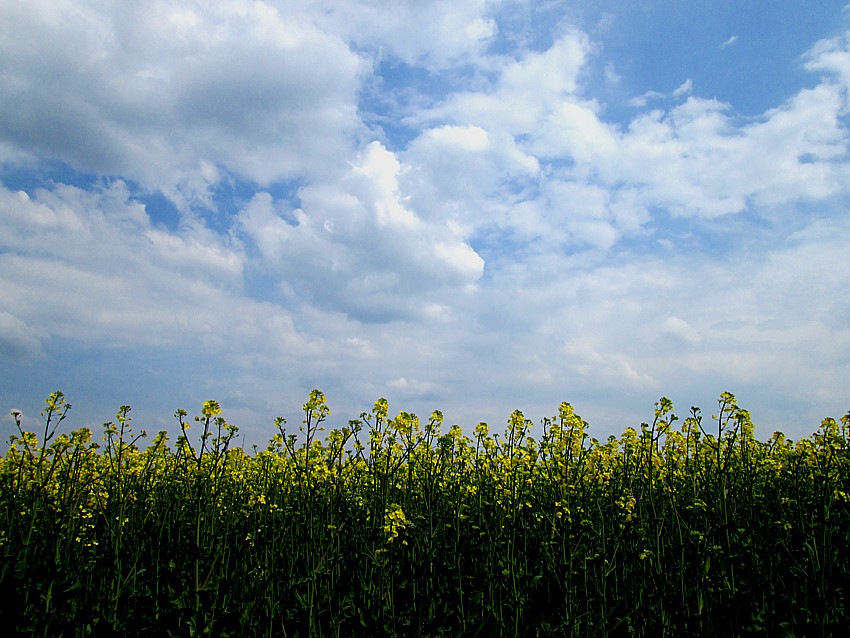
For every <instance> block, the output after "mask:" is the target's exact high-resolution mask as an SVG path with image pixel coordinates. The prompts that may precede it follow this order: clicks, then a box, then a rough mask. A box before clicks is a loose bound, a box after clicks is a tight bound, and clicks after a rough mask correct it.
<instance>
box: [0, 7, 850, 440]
mask: <svg viewBox="0 0 850 638" xmlns="http://www.w3.org/2000/svg"><path fill="white" fill-rule="evenodd" d="M845 3H846V0H843V1H841V2H834V1H831V0H817V1H814V0H811V1H803V0H770V1H768V0H752V1H749V2H739V1H735V0H712V1H711V2H708V1H705V2H703V1H697V0H694V1H692V2H681V1H677V0H631V1H629V2H623V1H614V0H590V1H584V0H576V1H574V2H569V1H557V0H550V1H540V2H533V1H526V0H510V1H505V2H499V1H495V0H465V1H464V2H457V0H428V1H426V0H393V1H381V0H359V1H355V0H308V1H305V0H286V1H277V0H265V1H248V0H229V1H222V2H202V1H188V0H151V1H150V2H144V3H125V2H111V1H108V0H28V1H27V2H16V1H11V2H2V3H0V410H2V420H0V434H2V435H3V438H4V440H5V438H6V436H8V434H10V433H12V432H13V431H14V424H13V421H12V420H11V417H10V416H8V415H9V412H10V411H11V410H12V409H19V410H22V411H23V413H24V425H25V428H26V429H31V430H35V431H38V430H39V429H40V427H41V425H40V424H41V421H40V417H39V412H40V411H41V410H42V409H43V407H44V403H43V400H44V399H45V398H46V397H47V396H48V395H49V394H50V393H51V392H53V391H56V390H60V391H62V392H64V393H65V395H66V396H67V398H68V401H69V402H70V403H71V404H72V405H73V406H74V407H73V409H72V410H71V412H70V414H69V418H68V428H66V431H67V430H70V429H71V428H76V427H83V426H87V427H91V428H93V429H94V430H96V431H100V427H101V425H102V424H103V423H104V422H106V421H110V420H114V419H115V414H116V412H117V411H118V409H119V407H120V406H122V405H130V406H132V408H133V411H132V412H131V416H133V417H134V422H133V425H134V427H135V428H136V429H137V430H140V429H145V430H147V432H148V433H149V435H152V434H153V433H155V432H156V431H158V430H161V429H168V430H169V431H171V432H175V431H176V427H177V424H176V421H175V419H174V416H173V415H174V412H175V410H177V409H178V408H181V409H185V410H187V411H189V413H190V414H198V413H199V411H200V407H201V405H202V403H203V402H204V401H207V400H210V399H214V400H216V401H218V402H219V403H220V404H221V406H222V408H223V410H224V413H223V416H224V417H225V418H226V419H227V420H228V422H230V423H233V424H235V425H237V426H238V427H239V428H240V439H239V440H240V441H241V442H242V443H243V444H245V445H260V446H263V445H265V443H266V442H267V441H268V439H269V438H270V437H271V436H272V435H273V434H274V432H275V430H274V426H273V422H274V418H275V417H277V416H282V417H284V418H286V419H287V421H288V423H289V427H290V428H292V429H293V430H295V429H296V428H297V426H298V425H299V424H300V420H301V413H300V409H301V406H302V405H303V404H304V402H305V401H306V400H307V398H308V396H309V393H310V391H311V390H312V389H313V388H318V389H320V390H322V391H323V392H324V393H325V394H326V396H327V401H328V405H329V407H330V408H331V411H332V416H331V417H330V419H329V421H328V425H329V426H331V427H341V426H344V425H346V424H347V422H348V420H349V419H354V418H357V417H358V415H359V414H360V413H361V412H367V411H369V410H370V409H371V407H372V405H373V404H374V402H375V401H376V400H377V399H379V398H386V399H387V400H388V401H389V408H390V412H391V415H394V414H397V413H398V412H400V411H402V410H403V411H406V412H414V413H416V414H417V415H419V416H420V418H421V419H422V420H423V421H424V420H427V418H428V416H429V415H430V414H431V412H432V411H434V410H440V411H442V412H443V414H444V416H445V420H446V423H447V424H451V423H457V424H459V425H461V426H463V427H464V428H465V429H466V430H467V431H468V432H471V430H472V428H473V427H474V426H475V424H477V423H478V422H480V421H485V422H487V423H489V424H490V425H491V427H492V428H493V429H495V430H499V429H501V428H502V427H503V426H504V425H505V423H506V421H507V419H508V417H509V416H510V413H511V412H512V411H513V410H515V409H521V410H522V411H523V412H524V414H525V416H526V417H527V418H529V419H531V420H532V421H534V422H535V423H539V422H540V420H541V419H543V418H544V417H551V416H553V415H554V414H556V413H557V409H558V405H559V404H560V403H561V402H562V401H567V402H569V403H571V404H572V405H573V406H574V408H575V409H576V411H577V412H578V413H579V414H580V415H581V416H582V417H583V418H584V419H585V420H587V421H588V422H589V423H590V433H591V434H592V435H593V436H595V437H598V438H600V439H602V438H604V437H607V436H608V435H611V434H614V435H618V434H620V433H621V432H623V430H624V429H625V428H626V427H636V426H639V424H640V423H641V422H642V421H648V420H651V419H652V415H653V405H654V403H655V402H656V401H658V400H659V398H660V397H662V396H666V397H669V398H670V399H672V401H673V403H674V406H675V408H676V413H677V414H678V415H679V416H680V418H681V419H684V417H685V416H687V414H688V411H689V409H690V406H699V407H701V408H702V410H703V414H704V416H705V419H706V422H708V421H710V418H711V415H712V414H713V413H716V411H717V399H718V397H719V395H720V394H721V393H722V392H724V391H729V392H732V393H733V394H735V396H736V397H737V398H738V401H739V404H740V405H741V406H742V407H744V408H746V409H748V410H749V411H750V412H751V414H752V417H753V421H754V422H755V424H756V434H757V436H759V437H761V438H766V437H768V436H770V434H771V433H772V432H773V431H775V430H781V431H782V432H784V433H785V434H786V435H788V436H789V437H791V438H800V437H802V436H808V435H809V434H811V433H812V432H814V431H815V430H816V429H817V427H818V426H819V424H820V422H821V419H823V418H824V417H827V416H832V417H836V418H838V417H840V416H841V415H843V414H845V413H846V412H847V411H848V409H850V267H848V263H850V261H848V245H850V241H848V239H850V154H848V140H850V119H848V112H850V8H848V6H845ZM707 424H708V423H707ZM64 427H65V424H63V428H64ZM533 433H534V432H533Z"/></svg>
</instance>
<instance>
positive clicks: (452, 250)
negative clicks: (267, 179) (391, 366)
mask: <svg viewBox="0 0 850 638" xmlns="http://www.w3.org/2000/svg"><path fill="white" fill-rule="evenodd" d="M402 170H403V169H402V166H401V164H400V162H399V161H398V159H397V158H396V157H395V155H394V154H393V153H391V152H390V151H388V150H387V149H386V148H385V147H384V146H383V145H381V144H380V143H378V142H374V143H372V144H370V145H369V146H368V147H367V149H366V150H365V151H364V153H362V154H361V156H360V157H359V159H358V161H357V162H356V163H355V164H354V165H353V166H352V167H351V170H350V172H349V174H348V175H347V176H346V177H345V178H344V179H343V180H342V181H341V182H340V183H339V185H336V186H332V185H314V186H309V187H306V188H304V189H302V191H301V192H300V198H301V203H302V206H301V208H300V209H299V210H297V211H294V213H293V221H292V222H291V223H290V222H287V221H284V220H283V219H281V217H280V215H279V214H278V213H277V212H275V211H274V210H273V206H272V202H271V199H270V198H269V197H268V196H264V195H257V196H256V197H255V198H254V200H253V201H252V202H251V204H250V205H249V206H248V207H246V208H245V210H244V211H243V212H242V214H241V216H240V217H241V224H242V228H243V229H244V231H245V233H246V235H247V237H248V238H249V239H250V240H251V241H253V242H255V243H256V244H257V246H258V248H259V250H260V252H261V254H262V255H263V256H264V257H265V259H266V267H267V268H268V269H269V272H271V273H273V274H274V276H275V277H277V278H279V280H280V282H281V285H283V286H284V288H285V289H286V290H292V291H295V293H296V294H298V295H304V296H306V297H307V298H309V299H310V301H311V303H314V304H317V305H318V306H320V307H323V308H326V309H330V310H336V311H341V312H345V313H348V314H349V315H351V316H353V317H356V318H359V319H362V320H365V321H375V320H379V321H382V320H387V319H394V318H402V317H404V318H408V319H412V318H414V317H415V316H416V313H417V312H418V311H419V309H420V308H421V306H422V305H423V304H424V303H426V302H427V301H428V300H431V299H432V298H434V299H439V298H441V297H442V296H443V295H448V296H449V297H451V296H454V295H456V294H458V293H459V292H460V293H462V291H463V290H464V289H466V288H467V287H468V286H470V285H472V284H474V283H475V282H476V281H477V280H478V279H479V278H480V277H481V274H482V272H483V268H484V262H483V260H482V259H481V257H480V256H479V255H477V254H476V253H475V251H474V250H473V249H472V248H471V247H470V246H469V245H468V244H467V243H466V242H465V238H464V237H462V236H459V235H457V234H456V232H453V228H452V227H449V226H447V225H445V224H444V223H443V222H442V221H440V220H435V221H433V222H429V221H427V220H425V219H424V218H422V217H421V216H419V215H418V214H417V213H416V211H415V210H413V209H412V208H410V207H409V206H408V205H407V203H406V201H405V199H404V197H403V196H402V195H401V193H400V192H399V185H398V177H399V173H400V172H401V171H402ZM328 219H332V220H333V224H332V226H333V232H328V228H327V223H326V222H327V220H328ZM457 230H458V229H457V227H454V231H457Z"/></svg>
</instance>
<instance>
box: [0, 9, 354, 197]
mask: <svg viewBox="0 0 850 638" xmlns="http://www.w3.org/2000/svg"><path fill="white" fill-rule="evenodd" d="M0 24H2V25H3V26H1V27H0V30H2V33H3V34H4V36H3V37H2V38H0V42H2V45H0V47H2V50H0V68H2V72H3V76H4V77H5V80H4V88H3V90H2V91H0V95H2V97H0V122H2V124H0V137H2V138H3V140H4V141H5V144H7V145H9V146H11V148H13V149H14V148H20V149H24V150H25V151H28V152H33V153H39V154H41V155H43V156H46V157H49V158H54V159H59V160H62V161H65V162H68V163H69V164H71V165H72V166H74V167H75V168H77V169H80V170H87V171H93V172H98V173H106V174H120V175H122V176H125V177H130V178H132V179H135V180H138V181H140V182H142V183H143V184H145V185H146V186H147V187H149V188H152V189H155V190H158V189H161V190H164V191H165V192H167V193H168V194H169V195H170V196H171V197H173V198H174V199H175V200H176V201H178V202H183V201H188V202H189V203H191V202H195V203H200V204H206V205H208V204H209V195H208V190H209V187H210V186H211V185H212V184H214V183H215V182H217V181H218V179H219V175H218V174H217V173H216V171H217V169H216V167H222V168H224V169H226V170H227V171H230V172H232V173H234V174H236V175H239V176H241V177H243V178H247V179H250V180H255V181H257V182H259V183H262V184H266V183H269V182H272V181H275V180H279V179H285V178H290V177H293V176H296V177H297V176H305V175H306V176H315V175H319V174H326V173H328V172H329V171H330V172H333V171H334V170H336V169H338V168H339V167H340V166H341V164H340V149H347V148H350V145H351V140H352V136H353V135H355V134H357V133H358V131H359V130H360V129H361V124H360V122H359V119H358V117H357V112H356V111H357V106H356V92H357V90H358V87H359V83H360V78H361V74H362V73H363V72H365V71H366V70H367V68H368V66H367V65H366V63H364V61H363V60H362V59H361V58H360V57H359V56H358V55H356V54H355V53H353V52H352V51H351V50H350V49H349V48H348V46H347V45H346V44H345V43H344V42H343V41H342V40H341V39H340V38H339V37H338V36H334V35H329V34H327V33H325V32H323V31H321V30H320V29H318V28H316V26H314V24H313V22H312V21H311V20H310V18H309V16H305V15H303V14H301V13H300V12H299V10H298V9H297V7H290V6H289V5H281V6H280V7H278V8H275V7H273V6H271V5H269V4H266V3H264V2H249V1H248V0H238V1H234V2H229V3H222V4H212V5H205V6H202V5H199V4H195V3H189V2H170V1H167V0H158V1H155V2H146V3H144V4H140V5H135V4H117V5H114V6H112V5H110V6H102V5H99V4H96V3H90V2H73V3H72V2H53V1H52V0H50V1H47V0H44V1H42V0H34V1H33V2H30V3H27V6H26V9H25V10H23V9H22V5H17V4H4V5H3V7H2V8H0ZM22 104H26V105H27V107H26V108H21V105H22Z"/></svg>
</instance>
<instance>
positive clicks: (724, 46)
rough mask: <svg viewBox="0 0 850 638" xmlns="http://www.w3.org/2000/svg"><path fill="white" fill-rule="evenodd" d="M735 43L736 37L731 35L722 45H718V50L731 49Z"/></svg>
mask: <svg viewBox="0 0 850 638" xmlns="http://www.w3.org/2000/svg"><path fill="white" fill-rule="evenodd" d="M737 41H738V36H737V35H731V36H729V38H728V39H726V40H724V41H723V43H722V44H721V45H720V48H721V49H727V48H729V47H731V46H732V45H733V44H735V43H736V42H737Z"/></svg>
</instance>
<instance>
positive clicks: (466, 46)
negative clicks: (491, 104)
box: [281, 0, 498, 69]
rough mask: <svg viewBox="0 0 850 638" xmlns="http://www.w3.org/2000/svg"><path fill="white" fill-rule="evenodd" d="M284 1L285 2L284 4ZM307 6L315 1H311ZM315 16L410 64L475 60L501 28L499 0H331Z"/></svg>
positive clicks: (439, 64) (435, 66)
mask: <svg viewBox="0 0 850 638" xmlns="http://www.w3.org/2000/svg"><path fill="white" fill-rule="evenodd" d="M281 4H284V3H281ZM305 4H307V5H309V4H311V3H305ZM312 4H313V6H316V7H317V8H319V10H318V11H315V13H314V16H315V17H314V19H316V20H317V21H318V22H319V23H320V24H322V25H323V26H324V27H325V28H327V29H328V30H330V31H332V32H334V33H339V34H341V35H342V36H343V37H345V38H346V39H347V40H349V41H352V42H354V43H356V44H357V45H359V46H363V47H368V48H373V49H378V50H383V49H386V50H388V51H389V52H390V53H391V54H392V55H395V56H398V57H399V58H400V59H402V60H404V61H405V62H406V63H408V64H412V65H424V66H426V67H428V68H431V69H444V68H447V67H448V66H449V65H452V64H462V63H464V62H467V61H470V60H475V59H477V58H478V57H479V56H480V55H482V54H483V52H484V51H485V49H486V48H487V46H488V45H489V44H490V42H491V41H492V39H493V38H494V36H496V34H497V33H498V25H497V23H496V20H495V19H494V18H493V17H492V16H491V15H489V12H490V10H491V7H495V6H497V5H498V3H497V2H494V1H493V0H468V1H465V2H455V1H453V0H433V1H429V2H420V1H417V0H399V1H396V2H389V3H388V2H383V1H381V0H365V1H363V2H351V1H348V0H341V1H340V0H329V1H326V2H322V3H315V2H314V3H312Z"/></svg>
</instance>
